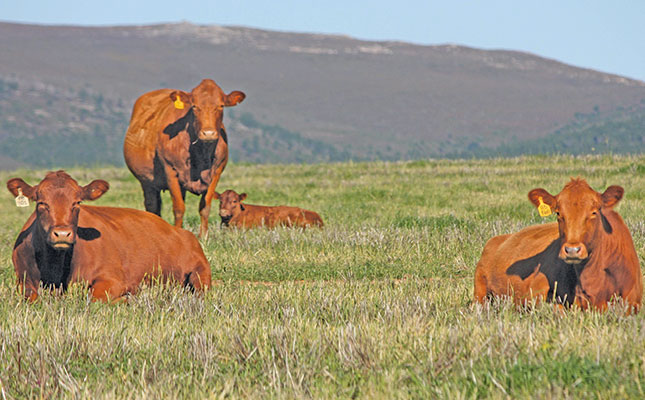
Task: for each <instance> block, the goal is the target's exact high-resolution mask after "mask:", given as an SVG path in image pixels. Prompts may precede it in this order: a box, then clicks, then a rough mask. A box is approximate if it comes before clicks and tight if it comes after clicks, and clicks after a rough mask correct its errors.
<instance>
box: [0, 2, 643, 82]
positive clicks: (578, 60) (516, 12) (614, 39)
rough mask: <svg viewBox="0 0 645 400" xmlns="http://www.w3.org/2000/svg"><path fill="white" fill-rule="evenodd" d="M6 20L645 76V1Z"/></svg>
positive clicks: (73, 12)
mask: <svg viewBox="0 0 645 400" xmlns="http://www.w3.org/2000/svg"><path fill="white" fill-rule="evenodd" d="M0 20H1V21H4V22H23V23H38V24H55V25H59V24H64V25H101V26H104V25H142V24H154V23H162V22H180V21H187V22H192V23H195V24H203V25H210V24H215V25H238V26H246V27H253V28H261V29H270V30H280V31H291V32H311V33H330V34H343V35H349V36H352V37H356V38H359V39H366V40H399V41H407V42H413V43H417V44H428V45H433V44H446V43H452V44H458V45H466V46H471V47H477V48H483V49H506V50H519V51H526V52H530V53H533V54H537V55H539V56H543V57H547V58H553V59H556V60H559V61H562V62H565V63H568V64H572V65H575V66H579V67H584V68H592V69H596V70H599V71H603V72H609V73H614V74H618V75H623V76H627V77H630V78H635V79H640V80H642V81H645V1H643V0H623V1H609V0H540V1H531V2H528V1H521V0H470V1H467V0H446V1H434V0H425V1H424V0H398V1H391V0H389V1H385V0H371V1H365V0H325V1H306V0H276V1H268V0H228V1H221V0H210V1H209V0H199V1H189V0H183V1H170V0H112V1H92V0H21V1H11V0H0Z"/></svg>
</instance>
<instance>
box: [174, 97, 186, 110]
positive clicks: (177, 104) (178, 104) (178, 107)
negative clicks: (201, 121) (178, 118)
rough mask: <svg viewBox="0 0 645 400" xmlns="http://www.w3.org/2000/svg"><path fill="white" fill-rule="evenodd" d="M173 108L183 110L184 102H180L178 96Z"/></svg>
mask: <svg viewBox="0 0 645 400" xmlns="http://www.w3.org/2000/svg"><path fill="white" fill-rule="evenodd" d="M175 108H176V109H178V110H183V109H184V102H183V101H181V99H180V98H179V96H177V100H175Z"/></svg>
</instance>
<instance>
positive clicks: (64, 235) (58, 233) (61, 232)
mask: <svg viewBox="0 0 645 400" xmlns="http://www.w3.org/2000/svg"><path fill="white" fill-rule="evenodd" d="M52 233H53V234H54V237H56V238H59V239H63V240H64V239H69V238H71V237H72V230H71V229H54V231H53V232H52Z"/></svg>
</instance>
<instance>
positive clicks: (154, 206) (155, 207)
mask: <svg viewBox="0 0 645 400" xmlns="http://www.w3.org/2000/svg"><path fill="white" fill-rule="evenodd" d="M141 187H142V188H143V205H144V206H145V207H146V211H148V212H151V213H153V214H157V215H159V216H161V192H160V191H159V190H156V189H154V188H152V187H150V186H147V185H146V186H144V185H143V184H141Z"/></svg>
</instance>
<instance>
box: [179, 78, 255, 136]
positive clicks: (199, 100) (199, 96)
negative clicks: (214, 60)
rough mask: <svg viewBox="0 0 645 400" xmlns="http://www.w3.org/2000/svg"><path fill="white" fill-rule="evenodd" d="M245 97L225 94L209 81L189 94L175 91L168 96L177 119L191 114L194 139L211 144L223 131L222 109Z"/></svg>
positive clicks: (205, 81) (204, 81) (235, 103)
mask: <svg viewBox="0 0 645 400" xmlns="http://www.w3.org/2000/svg"><path fill="white" fill-rule="evenodd" d="M245 97H246V95H245V94H244V93H242V92H240V91H237V90H236V91H233V92H231V93H229V94H225V93H224V92H223V91H222V89H221V88H220V87H219V86H217V84H216V83H215V82H214V81H213V80H211V79H204V80H203V81H202V82H201V83H200V84H199V85H197V86H196V87H195V88H194V89H193V90H192V91H191V92H190V93H185V92H182V91H180V90H175V91H173V92H172V93H171V94H170V99H171V100H172V101H173V104H174V105H175V112H176V113H177V117H178V118H182V117H183V116H185V115H186V114H187V113H188V112H191V113H192V116H193V128H194V130H195V134H196V135H197V138H196V139H198V140H201V141H204V142H213V141H216V140H218V139H219V137H220V132H221V131H222V130H223V129H224V124H223V123H222V121H223V119H224V107H232V106H235V105H237V104H239V103H241V102H242V101H243V100H244V98H245ZM177 99H179V102H178V101H177ZM178 107H179V108H178ZM182 110H183V111H182ZM182 112H183V113H182Z"/></svg>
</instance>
